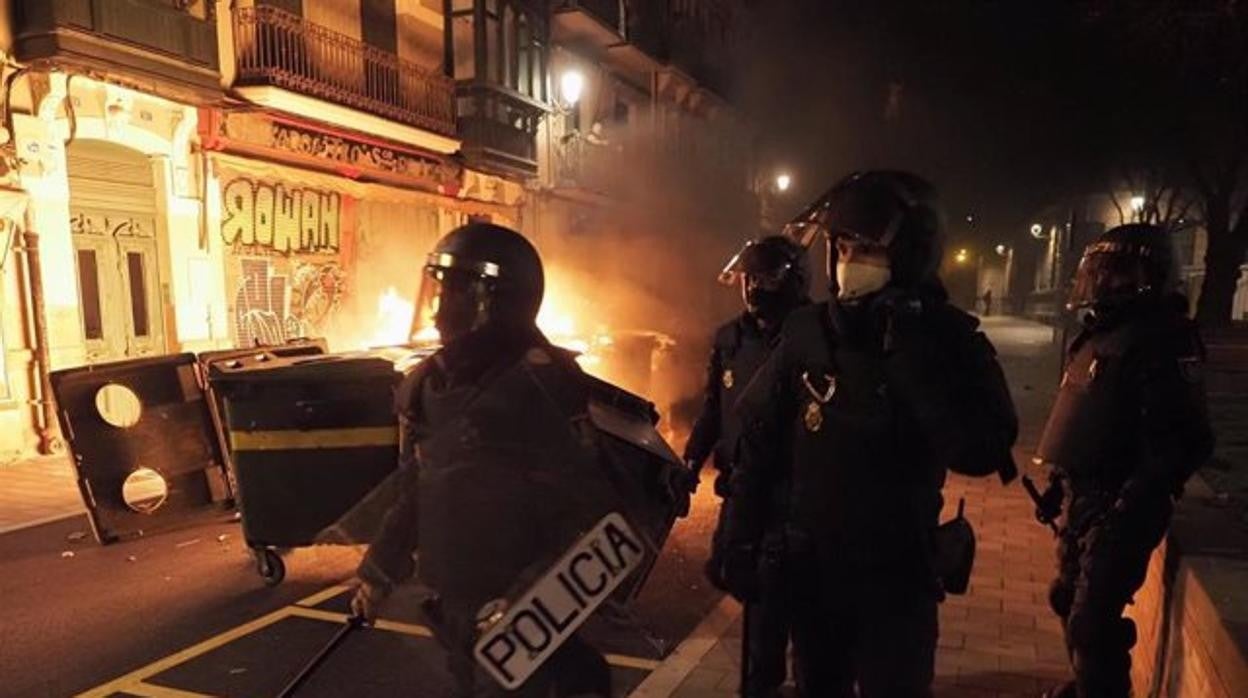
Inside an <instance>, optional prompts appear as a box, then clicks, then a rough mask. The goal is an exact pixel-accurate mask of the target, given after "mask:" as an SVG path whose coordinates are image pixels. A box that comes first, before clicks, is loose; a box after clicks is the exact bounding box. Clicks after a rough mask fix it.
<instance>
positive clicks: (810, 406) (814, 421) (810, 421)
mask: <svg viewBox="0 0 1248 698" xmlns="http://www.w3.org/2000/svg"><path fill="white" fill-rule="evenodd" d="M802 422H803V423H804V424H805V425H806V431H809V432H816V431H819V430H820V429H822V428H823V410H822V409H821V407H820V405H819V402H818V401H816V400H811V401H810V402H809V403H807V404H806V412H805V414H803V415H802Z"/></svg>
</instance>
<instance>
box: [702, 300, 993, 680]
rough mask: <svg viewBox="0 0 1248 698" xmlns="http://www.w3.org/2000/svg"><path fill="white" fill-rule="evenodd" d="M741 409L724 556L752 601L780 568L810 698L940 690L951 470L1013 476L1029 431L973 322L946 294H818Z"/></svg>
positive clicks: (794, 319) (797, 315) (788, 329)
mask: <svg viewBox="0 0 1248 698" xmlns="http://www.w3.org/2000/svg"><path fill="white" fill-rule="evenodd" d="M738 410H739V419H740V420H741V424H742V436H741V440H740V442H739V449H738V459H737V462H736V464H735V470H734V472H733V482H732V502H731V504H732V507H731V519H730V521H729V526H728V538H729V543H728V546H729V552H728V555H729V556H730V558H732V559H730V560H728V562H727V563H726V565H727V569H729V570H736V571H737V572H739V574H737V573H734V576H738V581H737V582H736V583H734V586H735V587H736V593H738V595H744V596H746V597H747V598H748V597H749V596H751V595H752V594H753V593H756V592H757V586H758V585H761V586H763V587H765V586H766V585H767V583H768V578H769V576H770V574H769V573H768V571H767V570H768V567H769V565H768V564H766V563H767V559H768V558H770V559H771V561H772V562H773V563H774V564H778V566H779V567H780V568H781V569H782V574H780V575H778V578H779V579H780V580H782V583H783V584H784V585H785V586H786V589H787V592H788V593H787V597H788V598H789V602H790V603H791V604H792V605H793V608H794V613H793V615H792V620H793V631H792V633H793V642H794V646H795V649H796V652H797V666H798V685H799V688H800V690H801V693H802V695H803V696H811V697H814V696H819V697H825V696H826V697H830V698H835V697H838V696H853V695H855V694H854V685H855V682H857V685H858V690H859V691H860V694H861V695H862V696H864V697H867V698H870V697H872V696H926V695H930V688H929V686H930V683H931V680H932V676H933V671H934V667H933V663H934V655H935V648H936V636H937V602H938V601H939V599H940V598H941V596H942V589H941V584H940V581H939V579H938V578H937V576H936V571H935V569H934V561H933V559H932V549H931V545H930V543H931V536H932V533H933V531H934V529H935V528H936V526H937V524H938V517H939V513H940V509H941V503H942V500H941V494H940V489H941V486H942V485H943V483H944V479H945V470H946V468H949V467H958V466H959V465H965V464H967V463H970V462H974V465H973V466H972V469H975V470H979V469H984V470H983V473H990V472H993V470H994V469H997V468H998V467H1000V468H1001V469H1002V472H1003V473H1004V472H1005V470H1006V469H1008V467H1007V466H1004V465H1002V464H1001V462H1002V461H1003V460H1004V461H1008V460H1009V448H1010V445H1011V444H1012V443H1013V440H1014V436H1015V434H1016V431H1017V423H1016V420H1015V417H1014V413H1013V408H1012V404H1011V402H1010V398H1009V393H1008V390H1007V389H1006V388H1005V384H1004V380H1003V377H1002V375H1001V372H1000V368H999V366H998V365H997V364H996V361H995V358H994V352H993V350H992V346H991V344H990V343H989V342H988V341H987V339H986V338H984V336H983V335H982V334H981V333H978V332H977V331H976V323H975V320H974V319H973V318H971V317H970V316H968V315H966V314H965V313H962V312H961V311H959V310H956V309H955V308H953V307H952V306H950V305H949V304H948V303H947V302H945V300H944V296H943V293H942V292H939V291H932V292H930V293H927V294H925V295H922V296H910V295H904V294H899V293H895V292H892V291H889V292H885V293H882V294H879V296H877V297H876V298H874V299H873V300H871V301H870V302H868V303H863V304H860V305H857V306H855V307H852V308H847V307H843V306H841V305H838V304H837V303H836V302H833V303H831V304H828V303H823V304H819V305H813V306H807V307H806V308H803V309H800V310H798V311H795V312H794V313H793V314H792V315H791V316H790V317H789V320H788V321H787V322H786V323H785V326H784V329H783V330H782V332H781V335H780V339H779V342H778V343H777V345H776V348H775V349H774V350H773V352H772V354H771V356H770V357H769V358H768V360H767V362H766V363H765V364H764V366H763V367H762V368H761V369H760V370H759V372H758V374H757V375H756V377H755V379H754V381H753V382H752V383H751V384H750V386H749V388H748V390H747V391H746V394H745V395H743V396H742V397H741V399H740V401H739V402H738ZM1011 464H1012V462H1011ZM784 479H787V480H788V481H789V486H788V488H786V489H785V496H784V497H782V498H781V499H779V500H777V499H775V498H774V497H773V493H774V492H775V489H774V487H773V483H775V482H776V481H777V480H784ZM777 516H778V517H779V518H781V519H782V520H783V521H784V524H783V525H782V526H780V527H779V528H778V530H777V528H776V527H773V526H769V525H768V522H769V521H771V520H774V519H775V518H776V517H777ZM777 553H778V554H777ZM760 558H761V559H762V560H763V562H764V564H763V565H762V573H761V574H760V575H759V577H758V578H757V580H756V581H755V582H754V584H751V583H750V582H749V581H748V580H749V572H750V571H751V570H753V569H754V568H755V565H757V564H758V562H759V560H760ZM742 571H743V572H742ZM741 580H746V581H741ZM751 586H754V589H751Z"/></svg>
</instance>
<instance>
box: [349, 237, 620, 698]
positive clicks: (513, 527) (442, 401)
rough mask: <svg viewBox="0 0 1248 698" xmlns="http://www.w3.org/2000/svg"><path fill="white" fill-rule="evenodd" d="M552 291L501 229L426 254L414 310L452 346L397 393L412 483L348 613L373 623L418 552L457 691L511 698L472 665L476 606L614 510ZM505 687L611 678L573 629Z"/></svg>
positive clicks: (601, 692) (599, 690)
mask: <svg viewBox="0 0 1248 698" xmlns="http://www.w3.org/2000/svg"><path fill="white" fill-rule="evenodd" d="M543 285H544V281H543V273H542V265H541V261H540V259H539V258H538V255H537V252H536V250H534V249H533V247H532V245H530V244H529V242H528V241H527V240H525V239H524V238H523V237H522V236H521V235H520V234H519V233H516V232H515V231H512V230H509V229H507V228H503V227H500V226H497V225H491V224H487V223H473V224H469V225H466V226H463V227H461V228H457V229H456V230H454V231H452V232H451V233H450V234H448V235H447V236H446V237H444V238H443V239H442V240H441V241H440V242H439V243H438V245H437V247H436V248H435V250H434V251H433V253H432V254H430V255H429V258H428V261H427V263H426V265H425V268H424V277H423V280H422V286H421V292H420V301H419V303H418V305H419V307H418V310H417V318H418V325H422V326H427V325H429V324H430V323H431V324H432V326H433V327H435V328H436V329H437V331H438V333H439V334H440V336H441V340H442V349H440V350H439V351H438V352H437V353H436V354H434V355H433V356H432V357H430V358H429V359H427V360H425V361H424V362H422V363H420V364H419V365H418V366H417V367H416V368H415V369H413V371H412V372H411V373H409V374H408V375H407V376H405V378H404V380H403V381H402V383H401V385H400V387H399V390H398V395H397V402H396V408H397V411H398V414H399V417H400V430H401V437H400V472H401V477H402V478H403V482H402V485H401V486H400V495H399V499H398V502H397V503H396V504H395V505H394V506H393V507H392V508H391V509H390V511H389V512H388V513H387V514H386V516H385V518H384V520H383V523H382V527H381V530H380V532H379V534H378V535H377V536H376V537H375V538H374V540H373V543H372V545H371V546H370V547H369V549H368V553H367V555H366V556H365V559H364V561H363V562H362V564H361V565H360V568H359V570H358V576H359V579H360V586H359V588H358V590H357V593H356V595H355V598H354V600H353V602H352V608H353V610H354V611H355V612H356V613H357V614H359V615H362V616H364V617H366V618H368V619H372V618H374V617H375V616H376V614H377V610H378V607H379V606H380V605H381V604H382V603H384V601H385V599H386V598H387V596H388V595H389V594H390V591H391V590H392V589H393V587H394V586H395V585H396V584H399V583H400V582H402V581H404V580H406V579H407V578H409V577H411V576H412V575H413V574H414V572H415V563H414V561H413V557H414V553H416V552H419V560H420V570H419V576H420V579H421V581H422V582H423V583H424V584H425V585H427V586H428V587H430V588H431V589H433V590H434V591H435V592H436V593H437V596H436V597H435V599H434V600H433V601H431V602H430V603H429V604H427V605H426V611H427V612H428V614H429V616H430V621H431V622H432V624H433V625H434V628H435V635H436V636H437V638H438V640H439V641H440V642H441V644H442V645H443V646H444V647H446V648H447V650H448V655H449V660H450V669H451V673H452V674H453V675H454V678H455V681H456V693H455V695H457V696H465V697H466V696H491V695H504V691H503V690H502V688H501V687H499V686H498V685H497V684H495V683H494V682H493V681H492V679H490V678H488V677H487V676H485V674H484V673H483V672H482V671H481V670H480V669H479V668H477V667H475V665H474V662H473V659H472V645H473V641H474V638H475V636H476V635H477V630H478V628H477V623H478V618H477V614H478V612H479V611H480V610H481V609H482V608H483V607H484V606H486V604H487V603H488V602H490V601H492V600H494V599H498V598H504V597H506V598H514V597H513V596H511V594H514V592H515V591H517V590H523V589H524V588H526V587H527V586H528V585H529V584H530V583H531V582H532V581H534V580H535V579H536V578H537V577H539V576H540V575H541V573H542V572H544V571H545V570H546V569H547V568H548V567H549V565H550V564H551V563H552V562H553V561H554V558H556V557H557V556H558V555H559V554H562V553H563V551H564V550H566V549H567V548H568V547H569V546H570V545H571V544H572V542H573V541H575V540H576V538H577V537H578V535H580V533H582V532H584V531H586V530H588V529H589V528H591V527H592V526H593V525H594V523H595V522H597V520H598V519H599V518H601V517H602V516H603V515H604V514H606V513H607V512H610V511H613V510H617V509H618V507H617V506H616V504H617V501H616V500H615V498H614V495H613V493H612V490H611V487H610V485H609V483H608V482H606V480H605V478H604V476H603V475H602V471H601V469H599V468H597V467H594V463H595V461H594V453H593V448H594V446H593V444H594V441H593V437H592V434H591V433H590V431H589V430H590V428H591V427H590V426H589V419H588V415H587V409H588V408H587V395H586V389H585V383H584V381H583V380H581V379H580V378H581V373H580V370H579V368H578V367H577V365H576V363H575V361H574V360H573V356H572V355H571V354H570V353H568V352H565V351H563V350H560V349H558V348H556V347H553V346H552V345H551V344H550V343H549V342H548V341H547V339H546V338H545V337H544V336H543V335H542V333H541V332H540V331H539V330H538V329H537V326H536V324H535V321H536V317H537V312H538V308H539V306H540V305H541V301H542V293H543ZM505 694H506V695H519V696H541V697H542V698H545V697H547V696H551V695H554V696H605V695H609V694H610V675H609V671H608V668H607V664H606V662H605V660H604V659H603V657H602V655H601V654H599V653H598V652H597V651H596V650H595V649H593V648H592V647H590V646H589V645H588V644H586V643H585V642H583V641H581V640H580V639H579V638H578V637H577V636H573V637H572V638H571V639H570V640H568V641H567V642H566V643H565V644H564V645H563V646H562V647H560V649H559V650H557V651H556V653H555V654H554V655H553V656H552V657H551V658H550V659H549V660H547V662H546V664H544V665H543V666H542V667H541V668H540V669H539V670H538V672H537V673H536V674H534V675H533V676H531V677H530V678H529V679H528V681H526V682H525V683H524V684H523V685H522V686H521V687H520V688H519V689H517V690H516V691H514V692H507V693H505Z"/></svg>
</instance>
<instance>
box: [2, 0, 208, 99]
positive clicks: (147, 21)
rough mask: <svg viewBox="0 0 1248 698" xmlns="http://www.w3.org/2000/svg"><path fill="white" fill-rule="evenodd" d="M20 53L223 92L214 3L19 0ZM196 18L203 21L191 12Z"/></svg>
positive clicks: (15, 29) (15, 30)
mask: <svg viewBox="0 0 1248 698" xmlns="http://www.w3.org/2000/svg"><path fill="white" fill-rule="evenodd" d="M10 6H11V8H12V20H13V35H14V45H15V53H16V55H17V58H18V59H19V60H21V61H34V60H40V59H43V60H49V61H51V62H53V63H66V64H72V65H79V66H83V67H87V68H90V69H92V70H94V71H98V72H103V73H116V74H137V75H140V76H144V77H149V78H155V79H156V80H157V81H160V82H164V83H170V84H176V85H178V86H179V87H183V88H186V87H189V88H191V89H192V90H193V91H194V92H196V93H199V94H204V93H208V92H214V91H215V92H219V90H220V81H221V75H220V69H219V64H218V60H217V29H216V21H215V18H214V15H213V7H214V6H215V3H207V4H206V5H204V6H202V7H201V8H198V10H196V6H195V5H194V4H193V3H192V4H191V6H190V7H189V8H188V7H187V3H185V2H179V1H178V0H14V2H12V3H10ZM192 10H196V11H197V12H198V14H196V13H195V12H192Z"/></svg>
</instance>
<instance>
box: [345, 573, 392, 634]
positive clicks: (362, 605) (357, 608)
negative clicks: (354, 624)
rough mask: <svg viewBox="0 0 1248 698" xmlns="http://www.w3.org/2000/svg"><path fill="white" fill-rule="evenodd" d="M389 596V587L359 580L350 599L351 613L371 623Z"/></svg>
mask: <svg viewBox="0 0 1248 698" xmlns="http://www.w3.org/2000/svg"><path fill="white" fill-rule="evenodd" d="M388 598H390V589H389V587H385V586H381V585H377V584H370V583H369V582H366V581H362V580H361V581H360V584H359V586H357V587H356V588H355V596H354V597H352V599H351V615H353V616H356V617H359V618H363V619H364V622H365V623H368V624H370V625H371V624H372V623H373V622H374V621H376V620H377V613H378V611H380V610H381V607H382V606H383V605H385V603H386V600H387V599H388Z"/></svg>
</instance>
